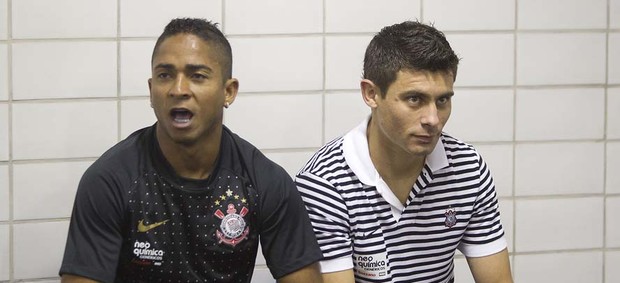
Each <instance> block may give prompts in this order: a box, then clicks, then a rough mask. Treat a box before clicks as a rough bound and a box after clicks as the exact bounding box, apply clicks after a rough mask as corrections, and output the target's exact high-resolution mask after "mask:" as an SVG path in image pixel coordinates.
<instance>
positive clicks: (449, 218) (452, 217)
mask: <svg viewBox="0 0 620 283" xmlns="http://www.w3.org/2000/svg"><path fill="white" fill-rule="evenodd" d="M445 215H446V220H445V224H446V227H448V228H452V226H454V225H456V221H457V219H456V211H454V210H452V209H448V210H447V211H446V213H445Z"/></svg>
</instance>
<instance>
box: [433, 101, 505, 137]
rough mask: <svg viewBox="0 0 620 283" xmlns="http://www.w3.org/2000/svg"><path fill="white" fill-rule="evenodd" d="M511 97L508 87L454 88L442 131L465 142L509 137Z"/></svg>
mask: <svg viewBox="0 0 620 283" xmlns="http://www.w3.org/2000/svg"><path fill="white" fill-rule="evenodd" d="M513 101H514V99H513V90H511V89H492V90H484V89H479V90H471V89H466V90H465V89H457V90H455V95H454V96H453V97H452V113H451V114H450V119H449V120H448V123H447V124H446V126H445V127H444V131H445V132H447V133H448V134H450V135H452V136H454V137H457V138H459V139H462V140H464V141H467V142H474V141H512V132H513V131H512V129H513V122H512V121H513V109H514V107H513ZM481 105H484V107H481Z"/></svg>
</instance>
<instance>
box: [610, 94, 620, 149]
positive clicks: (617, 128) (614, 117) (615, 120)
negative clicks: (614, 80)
mask: <svg viewBox="0 0 620 283" xmlns="http://www.w3.org/2000/svg"><path fill="white" fill-rule="evenodd" d="M619 109H620V87H615V88H608V89H607V138H608V139H620V110H619Z"/></svg>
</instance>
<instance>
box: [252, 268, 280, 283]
mask: <svg viewBox="0 0 620 283" xmlns="http://www.w3.org/2000/svg"><path fill="white" fill-rule="evenodd" d="M259 282H260V283H276V280H275V279H273V276H271V273H270V272H269V269H267V268H266V267H257V268H256V269H254V274H253V275H252V283H259Z"/></svg>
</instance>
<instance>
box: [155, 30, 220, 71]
mask: <svg viewBox="0 0 620 283" xmlns="http://www.w3.org/2000/svg"><path fill="white" fill-rule="evenodd" d="M218 55H219V54H218V52H217V49H216V48H214V47H213V44H212V43H209V42H207V41H205V40H204V39H202V38H200V37H198V36H196V35H193V34H185V33H182V34H176V35H173V36H170V37H168V38H166V39H164V40H163V41H162V42H161V44H160V45H159V46H158V47H157V49H156V50H155V53H154V54H153V67H155V66H157V65H159V64H173V65H186V64H203V65H208V66H211V67H215V65H218V67H219V62H218V61H219V60H218V59H219V56H218Z"/></svg>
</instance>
